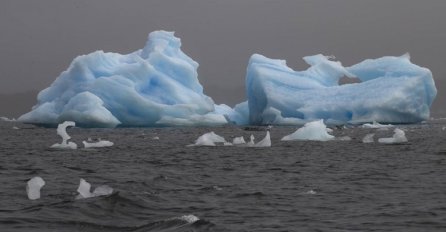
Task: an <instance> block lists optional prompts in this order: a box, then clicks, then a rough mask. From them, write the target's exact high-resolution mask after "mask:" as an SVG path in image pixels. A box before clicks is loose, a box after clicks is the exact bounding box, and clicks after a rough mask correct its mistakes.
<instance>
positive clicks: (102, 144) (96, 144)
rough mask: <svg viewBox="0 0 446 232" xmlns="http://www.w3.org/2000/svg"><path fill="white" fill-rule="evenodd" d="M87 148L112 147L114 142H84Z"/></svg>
mask: <svg viewBox="0 0 446 232" xmlns="http://www.w3.org/2000/svg"><path fill="white" fill-rule="evenodd" d="M82 143H83V144H84V147H85V148H95V147H111V146H113V142H110V141H107V140H100V141H98V142H94V143H89V142H86V141H82Z"/></svg>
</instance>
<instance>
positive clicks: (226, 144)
mask: <svg viewBox="0 0 446 232" xmlns="http://www.w3.org/2000/svg"><path fill="white" fill-rule="evenodd" d="M233 145H234V144H232V143H231V142H224V143H223V146H233Z"/></svg>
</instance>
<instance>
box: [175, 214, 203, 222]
mask: <svg viewBox="0 0 446 232" xmlns="http://www.w3.org/2000/svg"><path fill="white" fill-rule="evenodd" d="M179 219H180V220H183V221H186V222H187V223H191V224H192V223H194V222H196V221H198V220H200V219H199V218H198V217H197V216H195V215H192V214H189V215H183V216H181V217H179Z"/></svg>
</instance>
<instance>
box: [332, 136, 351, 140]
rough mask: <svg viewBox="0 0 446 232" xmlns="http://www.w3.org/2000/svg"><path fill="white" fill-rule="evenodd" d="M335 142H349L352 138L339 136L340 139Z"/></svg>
mask: <svg viewBox="0 0 446 232" xmlns="http://www.w3.org/2000/svg"><path fill="white" fill-rule="evenodd" d="M336 140H339V141H351V140H352V138H351V137H350V136H341V137H338V138H336Z"/></svg>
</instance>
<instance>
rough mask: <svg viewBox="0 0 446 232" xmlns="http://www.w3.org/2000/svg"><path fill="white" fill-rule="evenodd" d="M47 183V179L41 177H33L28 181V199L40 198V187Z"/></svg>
mask: <svg viewBox="0 0 446 232" xmlns="http://www.w3.org/2000/svg"><path fill="white" fill-rule="evenodd" d="M44 185H45V181H44V180H43V179H42V178H41V177H39V176H36V177H33V178H31V180H29V181H28V183H27V185H26V193H27V194H28V199H30V200H37V199H39V198H40V189H41V188H42V187H43V186H44Z"/></svg>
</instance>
